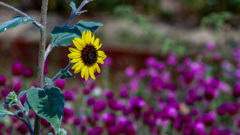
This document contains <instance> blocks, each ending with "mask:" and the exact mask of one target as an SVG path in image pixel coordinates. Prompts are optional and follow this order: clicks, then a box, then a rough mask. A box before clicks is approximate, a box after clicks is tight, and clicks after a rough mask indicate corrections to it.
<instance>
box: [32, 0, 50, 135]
mask: <svg viewBox="0 0 240 135" xmlns="http://www.w3.org/2000/svg"><path fill="white" fill-rule="evenodd" d="M47 9H48V0H42V9H41V20H40V22H41V24H42V26H43V29H40V45H39V57H38V77H37V84H38V88H42V87H43V78H44V74H43V71H44V54H45V46H46V24H47ZM40 122H41V118H40V117H39V116H38V115H37V114H36V116H35V123H34V135H40V126H41V123H40Z"/></svg>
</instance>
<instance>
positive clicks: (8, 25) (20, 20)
mask: <svg viewBox="0 0 240 135" xmlns="http://www.w3.org/2000/svg"><path fill="white" fill-rule="evenodd" d="M33 21H34V19H33V18H30V17H21V16H16V17H14V18H13V19H12V20H10V21H7V22H4V23H1V24H0V33H2V32H4V31H6V30H8V29H12V28H15V27H17V26H18V25H19V24H28V23H32V22H33Z"/></svg>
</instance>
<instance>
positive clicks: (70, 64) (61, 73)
mask: <svg viewBox="0 0 240 135" xmlns="http://www.w3.org/2000/svg"><path fill="white" fill-rule="evenodd" d="M72 66H73V63H71V60H70V59H69V63H68V65H67V66H66V67H65V68H64V69H63V70H64V71H65V72H58V73H57V74H56V75H55V76H54V77H53V78H52V81H53V82H54V81H55V80H57V79H58V78H60V77H61V76H62V75H63V74H65V73H67V71H68V70H69V69H70V68H71V67H72ZM46 87H47V85H46V84H45V85H44V87H43V89H44V88H46Z"/></svg>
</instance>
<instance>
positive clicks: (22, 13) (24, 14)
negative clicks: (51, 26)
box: [0, 1, 43, 29]
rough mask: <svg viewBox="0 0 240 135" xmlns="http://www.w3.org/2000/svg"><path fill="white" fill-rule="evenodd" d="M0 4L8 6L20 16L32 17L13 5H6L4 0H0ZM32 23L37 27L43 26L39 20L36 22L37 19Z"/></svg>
mask: <svg viewBox="0 0 240 135" xmlns="http://www.w3.org/2000/svg"><path fill="white" fill-rule="evenodd" d="M0 5H2V6H4V7H6V8H9V9H11V10H13V11H14V12H16V13H18V14H20V15H22V16H26V17H29V18H32V17H31V16H29V15H28V14H26V13H24V12H22V11H20V10H18V9H16V8H15V7H13V6H11V5H8V4H7V3H4V2H1V1H0ZM33 24H34V25H35V26H36V27H37V28H39V29H42V28H43V26H42V25H41V24H40V23H39V22H37V21H35V20H34V22H33Z"/></svg>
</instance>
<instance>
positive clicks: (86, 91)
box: [83, 88, 91, 95]
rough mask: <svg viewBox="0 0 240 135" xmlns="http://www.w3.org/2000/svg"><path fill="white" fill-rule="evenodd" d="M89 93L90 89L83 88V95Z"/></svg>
mask: <svg viewBox="0 0 240 135" xmlns="http://www.w3.org/2000/svg"><path fill="white" fill-rule="evenodd" d="M90 93H91V90H90V89H87V88H85V89H83V94H84V95H89V94H90Z"/></svg>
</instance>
